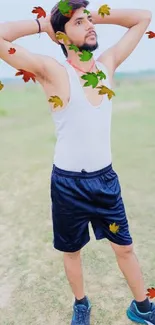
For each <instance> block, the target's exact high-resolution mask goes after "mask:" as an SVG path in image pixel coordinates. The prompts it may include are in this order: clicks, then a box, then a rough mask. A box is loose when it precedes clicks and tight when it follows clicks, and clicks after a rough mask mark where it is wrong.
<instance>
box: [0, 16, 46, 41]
mask: <svg viewBox="0 0 155 325" xmlns="http://www.w3.org/2000/svg"><path fill="white" fill-rule="evenodd" d="M39 21H40V23H41V31H42V32H46V30H47V24H48V23H47V22H46V21H44V18H43V19H39ZM38 31H39V26H38V24H37V22H36V21H35V20H20V21H13V22H5V23H0V37H2V38H3V39H5V40H6V41H8V42H12V41H14V40H16V39H18V38H20V37H24V36H28V35H33V34H36V33H38Z"/></svg>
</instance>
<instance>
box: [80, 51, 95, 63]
mask: <svg viewBox="0 0 155 325" xmlns="http://www.w3.org/2000/svg"><path fill="white" fill-rule="evenodd" d="M92 56H93V54H92V53H91V52H90V51H85V50H83V51H82V53H81V54H79V57H80V61H89V60H90V59H91V58H92Z"/></svg>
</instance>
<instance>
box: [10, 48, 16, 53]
mask: <svg viewBox="0 0 155 325" xmlns="http://www.w3.org/2000/svg"><path fill="white" fill-rule="evenodd" d="M8 52H9V54H14V53H15V52H16V49H15V48H14V47H10V50H8Z"/></svg>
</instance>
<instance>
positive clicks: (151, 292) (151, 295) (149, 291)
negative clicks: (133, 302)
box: [146, 288, 155, 299]
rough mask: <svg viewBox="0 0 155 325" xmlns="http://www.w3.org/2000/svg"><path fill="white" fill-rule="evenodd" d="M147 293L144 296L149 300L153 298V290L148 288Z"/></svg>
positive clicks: (154, 290)
mask: <svg viewBox="0 0 155 325" xmlns="http://www.w3.org/2000/svg"><path fill="white" fill-rule="evenodd" d="M147 291H148V293H147V294H146V296H148V297H150V299H152V298H155V288H150V289H147Z"/></svg>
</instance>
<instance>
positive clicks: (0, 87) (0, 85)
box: [0, 81, 4, 90]
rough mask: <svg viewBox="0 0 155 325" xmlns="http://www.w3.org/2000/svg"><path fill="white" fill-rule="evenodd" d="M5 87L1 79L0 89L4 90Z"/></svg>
mask: <svg viewBox="0 0 155 325" xmlns="http://www.w3.org/2000/svg"><path fill="white" fill-rule="evenodd" d="M3 87H4V85H3V84H2V82H1V81H0V90H2V89H3Z"/></svg>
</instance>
